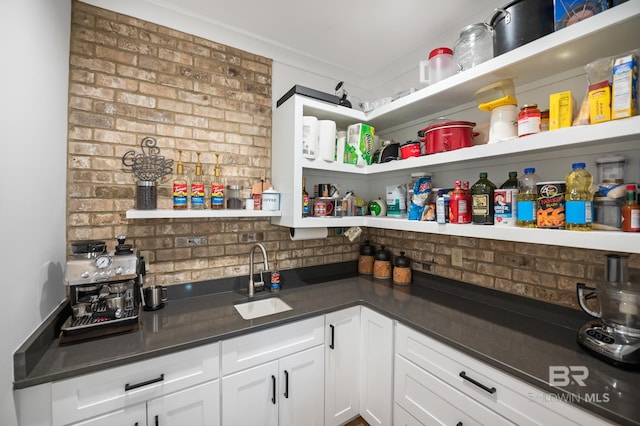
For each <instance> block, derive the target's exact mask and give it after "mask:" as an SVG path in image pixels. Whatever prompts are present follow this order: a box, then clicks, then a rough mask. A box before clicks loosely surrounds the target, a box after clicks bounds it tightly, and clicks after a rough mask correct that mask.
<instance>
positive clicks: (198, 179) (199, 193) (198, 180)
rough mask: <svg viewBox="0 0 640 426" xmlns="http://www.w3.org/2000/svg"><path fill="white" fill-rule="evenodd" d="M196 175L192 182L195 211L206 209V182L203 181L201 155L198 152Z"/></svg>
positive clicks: (192, 201) (192, 206) (192, 204)
mask: <svg viewBox="0 0 640 426" xmlns="http://www.w3.org/2000/svg"><path fill="white" fill-rule="evenodd" d="M196 155H197V156H198V161H197V162H196V175H195V177H194V178H193V182H191V208H192V209H193V210H202V209H204V181H203V180H202V163H200V153H199V152H197V153H196Z"/></svg>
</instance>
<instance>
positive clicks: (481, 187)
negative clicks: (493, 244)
mask: <svg viewBox="0 0 640 426" xmlns="http://www.w3.org/2000/svg"><path fill="white" fill-rule="evenodd" d="M487 176H488V175H487V172H480V179H479V180H478V181H477V182H476V183H474V184H473V186H472V187H471V222H472V223H474V224H476V225H493V211H494V207H493V191H494V190H495V189H496V186H495V185H494V183H493V182H491V181H490V180H489V179H488V178H487Z"/></svg>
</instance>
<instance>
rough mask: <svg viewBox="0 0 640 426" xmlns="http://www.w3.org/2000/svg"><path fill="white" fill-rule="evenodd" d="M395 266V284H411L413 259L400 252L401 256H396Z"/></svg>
mask: <svg viewBox="0 0 640 426" xmlns="http://www.w3.org/2000/svg"><path fill="white" fill-rule="evenodd" d="M393 263H394V266H393V283H394V284H395V285H409V284H411V259H409V258H408V257H407V256H405V255H404V252H403V251H401V252H400V256H396V258H395V260H394V262H393Z"/></svg>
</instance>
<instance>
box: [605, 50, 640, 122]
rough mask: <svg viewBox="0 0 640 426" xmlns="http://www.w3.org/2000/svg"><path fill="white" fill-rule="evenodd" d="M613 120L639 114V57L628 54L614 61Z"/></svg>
mask: <svg viewBox="0 0 640 426" xmlns="http://www.w3.org/2000/svg"><path fill="white" fill-rule="evenodd" d="M612 92H613V100H612V102H611V118H613V119H614V120H615V119H618V118H627V117H631V116H633V115H636V114H638V55H637V53H636V52H635V51H634V52H629V53H626V54H624V55H622V56H619V57H617V58H615V59H614V60H613V84H612Z"/></svg>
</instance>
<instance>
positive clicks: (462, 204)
mask: <svg viewBox="0 0 640 426" xmlns="http://www.w3.org/2000/svg"><path fill="white" fill-rule="evenodd" d="M449 209H450V210H451V217H450V218H449V221H450V222H451V223H470V222H471V211H470V210H469V209H468V200H467V194H466V193H465V191H464V190H463V189H462V183H461V182H460V181H459V180H457V181H456V186H455V189H454V190H453V193H452V194H451V198H450V199H449Z"/></svg>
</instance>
